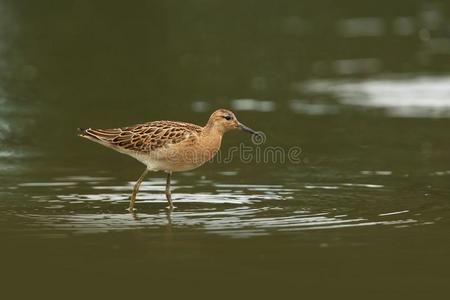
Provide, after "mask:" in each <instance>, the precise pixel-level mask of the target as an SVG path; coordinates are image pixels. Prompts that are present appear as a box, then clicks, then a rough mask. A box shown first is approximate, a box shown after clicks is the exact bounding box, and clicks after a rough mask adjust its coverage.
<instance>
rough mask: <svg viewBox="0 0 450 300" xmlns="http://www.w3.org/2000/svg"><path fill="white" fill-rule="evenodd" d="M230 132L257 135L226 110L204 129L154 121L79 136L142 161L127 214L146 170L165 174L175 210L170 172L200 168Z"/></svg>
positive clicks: (88, 131) (86, 131) (90, 130)
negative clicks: (238, 130)
mask: <svg viewBox="0 0 450 300" xmlns="http://www.w3.org/2000/svg"><path fill="white" fill-rule="evenodd" d="M232 129H240V130H243V131H247V132H249V133H251V134H254V135H256V137H258V138H261V137H262V136H261V135H260V133H258V132H256V131H254V130H253V129H250V128H249V127H247V126H245V125H243V124H242V123H240V122H239V121H238V120H237V119H236V117H235V115H234V114H233V113H232V112H231V111H229V110H226V109H218V110H216V111H215V112H213V113H212V114H211V116H210V118H209V120H208V123H206V125H205V126H203V127H202V126H198V125H194V124H190V123H185V122H174V121H154V122H148V123H143V124H138V125H133V126H128V127H122V128H113V129H94V128H87V129H83V128H79V129H78V132H79V133H78V135H79V136H81V137H84V138H87V139H89V140H91V141H94V142H96V143H99V144H101V145H103V146H106V147H108V148H111V149H114V150H116V151H118V152H121V153H124V154H127V155H129V156H132V157H134V158H135V159H137V160H138V161H140V162H142V163H143V164H144V165H145V166H146V168H145V170H144V172H143V173H142V175H141V176H140V177H139V179H138V180H137V182H136V184H135V185H134V187H133V192H132V194H131V198H130V205H129V207H128V209H127V210H128V211H130V212H132V211H135V210H136V209H135V208H134V203H135V201H136V194H137V193H138V191H139V187H140V185H141V183H142V181H143V180H144V178H145V176H146V175H147V173H148V171H165V172H166V173H167V181H166V198H167V202H168V203H169V206H168V208H169V209H172V208H174V206H173V203H172V195H171V192H170V178H171V175H172V172H181V171H188V170H192V169H195V168H198V167H199V166H201V165H203V164H204V163H205V162H207V161H208V160H210V159H212V158H213V157H214V155H215V154H216V153H217V152H218V151H219V149H220V144H221V141H222V136H223V134H224V133H225V132H227V131H229V130H232Z"/></svg>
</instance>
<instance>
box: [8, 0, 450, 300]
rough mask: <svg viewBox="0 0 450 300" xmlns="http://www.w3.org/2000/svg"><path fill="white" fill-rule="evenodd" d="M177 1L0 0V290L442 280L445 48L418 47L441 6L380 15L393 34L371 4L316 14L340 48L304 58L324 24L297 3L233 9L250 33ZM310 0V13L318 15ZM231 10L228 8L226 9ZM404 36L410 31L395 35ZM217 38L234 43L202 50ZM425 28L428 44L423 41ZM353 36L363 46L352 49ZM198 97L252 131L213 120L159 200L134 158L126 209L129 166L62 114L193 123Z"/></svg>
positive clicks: (182, 292)
mask: <svg viewBox="0 0 450 300" xmlns="http://www.w3.org/2000/svg"><path fill="white" fill-rule="evenodd" d="M194 2H195V5H194V4H193V6H190V7H185V6H184V5H182V4H181V3H179V4H175V3H171V4H165V5H161V3H159V4H158V3H156V2H155V3H153V2H152V1H150V2H148V3H147V4H146V5H144V4H142V3H140V4H137V5H136V6H135V7H128V9H129V10H126V12H124V11H123V8H122V7H116V6H114V5H112V4H111V6H109V5H106V6H101V5H99V4H92V3H90V2H89V1H86V2H83V1H81V2H78V4H76V5H75V4H73V6H72V5H69V4H55V3H53V4H50V3H44V4H43V3H41V4H39V7H38V6H37V5H35V4H33V2H30V3H28V4H27V5H19V4H17V3H14V2H8V1H4V2H0V3H1V5H0V14H2V16H3V18H0V28H1V30H0V42H1V44H0V78H1V79H2V80H1V83H0V105H1V109H0V142H1V148H0V243H1V247H0V254H1V256H0V257H2V270H3V272H2V273H3V274H2V275H3V276H4V277H5V278H4V280H3V281H2V282H3V284H2V288H3V290H4V293H5V294H8V295H9V294H11V295H15V296H17V297H19V298H23V297H27V298H30V297H37V298H39V297H40V296H44V295H46V296H47V297H51V296H55V297H58V298H61V297H62V298H70V297H75V298H80V297H85V296H86V293H88V295H90V296H92V297H94V296H101V297H106V296H108V297H109V296H112V297H121V298H123V297H130V296H135V297H138V296H139V297H141V296H143V295H145V296H148V297H151V296H153V297H158V298H159V297H169V298H170V297H175V296H176V297H184V298H190V297H194V296H195V297H200V296H201V294H202V293H204V294H206V295H208V297H213V298H220V297H224V298H230V297H237V295H238V296H242V297H244V296H249V297H252V298H254V297H257V296H258V297H260V296H262V297H271V298H274V297H278V298H280V297H283V296H284V295H289V296H291V297H296V298H298V297H301V296H304V297H307V298H321V297H323V298H325V297H327V298H331V297H333V298H344V297H345V298H371V297H373V298H387V297H389V296H392V295H394V296H395V298H396V299H404V298H422V299H423V298H425V297H428V298H429V297H432V298H433V297H434V298H437V297H442V296H443V295H446V294H447V292H446V287H447V286H448V282H449V280H450V276H449V275H448V274H449V273H448V269H449V267H450V260H449V257H450V256H449V255H450V239H449V234H448V233H449V229H450V226H449V225H450V202H449V196H448V195H449V194H450V152H449V149H450V139H449V138H448V129H449V128H450V118H449V117H450V98H449V97H450V89H449V86H450V85H449V82H450V76H449V74H450V73H449V72H450V70H448V68H447V69H446V67H445V64H441V63H440V62H441V59H442V57H443V56H444V57H446V56H445V55H448V54H445V53H446V52H445V51H444V52H442V53H441V52H439V53H438V52H436V51H438V50H436V49H441V50H442V49H445V47H444V46H445V45H446V44H445V43H446V42H445V41H447V40H448V37H446V36H445V35H444V36H442V37H441V36H438V34H439V32H444V31H438V30H436V29H435V28H436V27H433V26H438V25H436V24H441V23H436V22H434V23H433V22H431V21H429V22H431V23H432V24H434V25H433V26H432V25H427V22H428V21H427V20H428V19H427V17H426V16H428V15H433V16H435V18H437V19H435V20H438V19H439V18H438V17H436V16H440V15H439V14H438V13H441V14H442V16H441V19H442V20H447V21H448V19H445V18H446V17H444V16H445V14H444V13H445V9H444V8H442V7H445V6H442V7H440V6H433V5H431V6H427V5H424V6H417V7H416V6H415V7H414V9H415V10H414V12H406V11H404V13H403V14H400V15H399V17H398V18H394V23H393V25H392V26H394V27H393V32H394V34H397V36H396V38H395V40H396V41H397V43H394V44H395V45H391V44H390V42H391V40H390V38H389V37H387V36H386V33H385V30H384V29H383V28H385V27H386V26H387V25H386V24H390V23H388V22H390V21H388V20H390V19H388V18H386V17H385V16H384V17H383V13H384V12H382V11H380V12H379V13H380V17H377V18H375V17H374V18H364V17H361V18H355V17H354V13H355V12H351V10H349V11H348V12H347V13H348V16H347V15H346V16H344V17H342V18H337V17H336V16H334V15H333V16H332V18H331V17H330V19H331V20H333V22H335V23H336V24H335V25H332V24H329V23H327V24H328V25H327V26H331V27H333V26H336V28H337V29H336V31H335V32H336V35H337V36H336V37H334V42H335V43H338V44H340V45H347V46H348V47H349V48H348V49H353V51H355V53H356V52H358V53H359V54H358V55H356V54H355V55H354V57H353V56H352V57H350V58H348V57H345V56H346V55H349V54H348V52H347V48H345V47H344V48H345V49H341V48H339V47H336V48H333V49H331V48H330V47H328V48H330V50H328V51H329V52H327V53H326V54H324V57H316V55H319V54H318V53H322V52H320V51H322V50H323V49H324V44H326V43H328V42H326V41H325V40H327V39H324V40H323V41H321V42H317V41H316V42H314V41H311V40H309V38H310V37H311V36H316V37H322V35H321V34H320V32H316V31H311V28H315V27H314V26H312V25H313V24H322V25H323V24H324V22H323V21H324V20H323V19H321V18H320V17H311V18H310V17H309V16H302V14H301V13H300V12H301V11H302V10H301V9H299V7H297V9H299V10H298V11H299V13H298V14H299V16H298V17H297V16H290V15H292V14H294V13H293V11H296V10H289V9H288V8H285V9H286V10H287V11H285V12H283V11H284V10H283V9H281V8H280V11H273V10H272V8H271V7H270V6H267V5H264V4H261V3H260V5H261V7H260V10H261V13H263V14H264V16H265V17H266V18H267V19H264V22H262V21H261V22H256V20H254V19H253V18H258V17H257V16H253V17H252V16H251V15H247V14H243V15H241V16H239V17H237V20H240V22H241V23H242V24H247V25H248V26H254V24H262V25H260V26H261V27H251V28H253V30H255V31H256V32H258V33H259V34H260V35H261V36H253V37H252V36H251V35H249V34H248V33H247V32H246V31H244V32H241V31H240V29H239V30H238V28H235V27H234V26H235V25H233V24H234V23H233V24H232V23H230V21H229V19H227V20H222V19H219V20H218V21H217V22H213V20H212V19H211V16H210V15H209V14H211V13H212V14H213V15H214V13H213V12H216V11H217V7H213V6H214V4H206V2H202V3H203V4H202V3H200V2H201V1H199V2H198V3H197V2H196V1H194ZM194 2H193V3H194ZM312 3H313V2H311V5H312V6H311V7H310V9H312V13H311V16H315V14H316V15H321V14H319V12H322V13H323V10H322V9H321V7H320V5H319V4H317V5H318V6H317V7H316V6H315V5H316V4H314V5H313V4H312ZM108 4H109V2H108ZM353 4H354V6H352V7H353V8H355V7H356V8H357V7H359V6H358V4H357V3H356V2H355V3H353ZM291 6H292V8H295V7H296V5H295V4H293V3H291ZM105 7H107V9H106V11H105ZM380 7H381V6H380ZM408 7H409V6H408ZM175 8H176V9H179V10H182V11H187V15H186V16H188V15H191V16H197V18H193V19H192V20H191V19H189V18H188V19H186V18H187V17H186V16H185V17H184V18H182V17H181V16H184V15H183V14H181V15H180V14H179V13H178V10H176V9H175ZM234 8H235V9H237V8H239V9H238V10H239V11H242V12H244V11H246V5H244V4H243V6H242V7H240V6H237V7H234ZM155 11H157V12H159V13H155ZM221 11H222V10H221ZM357 11H358V12H357V13H361V15H364V13H363V12H360V11H359V10H357ZM44 12H45V14H44ZM143 12H146V13H143ZM203 12H208V13H209V14H208V13H207V14H206V15H204V14H203ZM314 12H315V13H314ZM223 13H224V14H229V15H230V16H232V15H233V16H234V15H235V10H234V9H233V10H230V11H229V12H227V10H225V11H223ZM433 13H434V14H433ZM405 14H406V15H408V16H410V17H405ZM294 15H295V14H294ZM317 18H318V19H317ZM415 18H417V20H416V19H415ZM232 19H233V20H234V19H235V18H234V17H233V18H232ZM419 19H420V20H421V22H422V23H420V22H419V21H418V20H419ZM441 19H439V20H441ZM117 20H120V22H119V23H117V22H118V21H117ZM168 20H171V21H170V22H169V21H168ZM230 20H231V19H230ZM408 20H409V21H408ZM411 20H416V21H417V22H410V21H411ZM253 21H255V22H256V23H255V22H253ZM319 21H320V22H319ZM315 22H316V23H315ZM442 22H443V21H442ZM325 23H326V22H325ZM360 23H364V24H365V26H363V27H361V26H360V25H361V24H360ZM431 23H430V24H431ZM55 24H58V25H59V26H55ZM193 24H194V25H195V24H196V25H195V26H194V25H193ZM205 24H210V25H211V24H212V25H211V26H212V29H210V30H212V31H213V32H215V33H214V34H212V33H211V32H209V31H208V30H207V29H206V28H209V27H207V26H205ZM221 24H222V25H223V26H225V27H224V28H226V29H227V30H225V29H223V28H222V25H221ZM276 24H278V25H276ZM308 24H309V25H308ZM311 24H312V25H311ZM352 24H353V25H352ZM383 24H384V25H383ZM408 24H409V25H408ZM414 24H416V25H414ZM417 24H422V25H421V26H423V28H416V27H415V26H419V25H417ZM4 25H7V26H4ZM310 25H311V26H310ZM322 25H321V26H322ZM191 26H192V27H191ZM323 26H325V25H323ZM427 26H429V28H428V27H427ZM108 28H109V29H108ZM155 28H157V29H155ZM158 28H159V29H158ZM358 28H366V29H364V30H362V29H361V30H359V29H358ZM424 28H425V29H424ZM427 28H428V29H429V30H428V29H427ZM430 28H431V29H430ZM433 28H434V29H433ZM162 29H164V30H162ZM357 29H358V30H357ZM369 29H370V30H369ZM317 30H318V31H320V30H323V28H322V29H321V27H318V28H317ZM423 30H425V31H426V30H428V31H426V32H424V31H423ZM416 31H420V35H419V37H420V38H421V43H422V44H420V45H418V46H417V45H416V47H411V40H414V41H415V33H416ZM267 32H272V33H274V32H275V33H277V34H279V35H280V36H283V37H284V40H277V39H276V38H275V37H274V36H270V37H268V36H265V35H266V34H267ZM327 32H328V31H327ZM427 34H429V35H427ZM400 36H401V38H400ZM218 37H221V38H225V39H228V40H231V41H234V45H236V47H238V46H239V47H240V50H239V51H238V50H234V49H229V48H223V47H219V46H218V45H219V44H220V45H222V46H225V45H223V44H222V43H220V41H219V38H218ZM328 38H329V36H328ZM348 38H351V39H352V41H360V42H361V43H360V44H355V45H352V44H351V43H350V40H347V39H348ZM373 38H376V39H380V40H381V41H383V42H384V44H385V45H386V47H388V48H389V47H392V48H389V49H390V52H387V53H383V52H380V54H379V57H376V58H370V55H374V54H373V53H372V52H371V51H370V49H369V50H367V49H366V50H367V52H364V51H366V50H365V49H364V47H363V46H362V45H365V44H364V43H366V42H367V43H369V44H370V41H369V40H367V39H373ZM438 38H440V40H439V41H440V42H441V43H443V44H442V45H441V46H439V47H438V48H436V49H435V48H433V47H435V46H436V43H437V42H439V41H436V40H434V39H438ZM446 38H447V40H446ZM249 39H250V40H251V41H253V42H254V45H253V43H252V44H251V45H249V44H248V40H249ZM266 39H268V40H270V41H272V42H273V43H270V44H269V43H268V44H266V43H264V42H263V41H265V40H266ZM297 39H300V40H301V41H303V42H302V45H304V47H305V48H299V45H298V40H297ZM275 40H277V43H281V46H283V47H282V49H280V48H279V47H278V46H275V44H277V43H275ZM433 41H434V42H433ZM432 42H433V43H432ZM199 45H201V47H200V46H199ZM443 45H444V46H443ZM325 46H326V45H325ZM394 46H395V47H394ZM196 47H200V48H196ZM436 47H437V46H436ZM325 48H326V49H328V48H327V47H325ZM399 48H400V49H401V50H402V53H400V54H398V53H397V54H396V52H395V51H394V50H395V49H399ZM107 49H109V50H107ZM258 49H263V50H258ZM284 49H297V50H298V51H300V49H303V50H304V51H305V52H304V53H303V54H302V55H300V56H296V55H294V54H292V53H289V52H286V53H285V52H283V51H285V50H284ZM305 49H306V50H305ZM308 49H309V50H311V51H309V50H308ZM303 50H302V51H303ZM319 50H320V51H319ZM441 50H440V51H441ZM235 51H237V52H235ZM259 51H260V52H259ZM360 51H362V53H363V54H364V55H366V56H368V57H369V58H367V59H362V60H361V59H360V56H361V53H360ZM380 51H381V50H380ZM442 51H443V50H442ZM280 52H282V54H283V55H280ZM436 53H437V54H436ZM238 54H239V55H238ZM277 55H280V56H279V57H278V56H277ZM396 55H398V56H399V57H406V58H405V60H406V61H404V65H402V67H400V66H399V65H398V64H397V63H396V61H397V60H398V59H397V58H398V57H396ZM241 56H242V57H241ZM255 57H256V58H255ZM277 57H278V58H279V59H277ZM417 57H418V58H420V60H419V62H417V61H414V59H415V58H417ZM408 59H409V60H408ZM261 62H264V63H261ZM416 63H417V64H416ZM303 66H309V67H310V69H308V68H309V67H308V68H306V67H303ZM403 68H404V69H403ZM281 74H282V75H281ZM218 107H227V108H230V109H233V110H234V111H235V112H236V115H237V117H238V118H239V120H240V121H242V122H243V123H245V124H246V125H248V126H250V127H252V128H254V129H257V130H260V131H262V132H263V133H264V134H265V139H264V143H260V142H259V141H252V140H251V138H250V137H249V136H248V135H246V134H244V133H242V132H233V133H229V134H227V135H226V136H225V138H224V143H223V145H222V150H221V153H220V156H219V157H218V158H217V159H215V161H213V162H211V163H207V164H205V166H203V167H201V168H199V169H196V170H193V171H191V172H184V173H176V174H174V176H173V198H174V202H175V205H176V206H177V208H176V209H175V210H174V211H172V212H169V211H167V210H166V209H165V206H166V201H165V197H164V194H163V193H164V184H165V178H164V174H163V173H152V174H149V175H148V178H147V180H146V181H145V182H144V183H143V185H142V187H141V190H140V193H139V194H138V200H137V203H136V206H137V208H138V211H137V212H136V213H135V214H129V213H126V211H125V208H126V207H127V204H128V199H129V195H130V193H131V189H132V186H133V184H134V182H135V180H136V179H137V178H138V176H139V175H140V173H141V172H142V170H143V166H141V165H140V164H139V163H138V162H137V161H135V160H133V159H132V158H128V157H126V156H124V155H122V154H118V153H114V152H113V151H111V150H109V149H105V148H102V147H101V146H99V145H96V144H93V143H91V142H89V141H87V140H83V139H80V138H78V137H77V136H76V134H75V129H76V128H77V127H80V126H81V127H83V126H92V127H114V126H123V125H129V124H133V123H138V122H142V121H149V120H158V119H173V120H182V121H188V122H193V123H197V124H203V123H204V122H206V120H207V118H208V116H209V114H210V112H211V111H212V110H214V109H215V108H218ZM233 149H234V150H233ZM270 149H272V150H273V149H279V150H280V149H281V150H280V151H281V154H280V155H279V156H277V155H278V154H274V153H273V152H270ZM244 150H245V151H248V152H246V153H247V154H248V153H250V156H248V155H244ZM289 150H299V152H295V153H294V152H292V153H294V154H297V155H292V153H291V154H289V153H290V152H289ZM233 151H234V152H233ZM288 154H289V155H290V156H289V155H288ZM230 158H231V159H230ZM8 299H9V298H8Z"/></svg>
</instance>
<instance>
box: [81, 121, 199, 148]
mask: <svg viewBox="0 0 450 300" xmlns="http://www.w3.org/2000/svg"><path fill="white" fill-rule="evenodd" d="M200 132H201V127H200V126H197V125H194V124H189V123H183V122H172V121H155V122H149V123H145V124H138V125H134V126H129V127H122V128H113V129H94V128H88V129H83V130H82V133H81V134H80V135H81V136H84V137H87V138H90V139H92V140H94V141H97V142H99V143H101V144H103V145H105V146H109V147H112V148H116V149H117V148H118V150H119V149H122V150H128V151H136V152H151V151H154V150H157V149H159V148H162V147H165V146H166V145H169V144H177V143H180V142H182V141H184V140H186V139H189V138H192V136H193V135H196V134H198V133H200Z"/></svg>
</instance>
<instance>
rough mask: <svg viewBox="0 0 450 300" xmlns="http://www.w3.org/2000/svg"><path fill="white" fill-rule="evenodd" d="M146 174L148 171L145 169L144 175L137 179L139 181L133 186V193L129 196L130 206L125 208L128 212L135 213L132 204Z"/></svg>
mask: <svg viewBox="0 0 450 300" xmlns="http://www.w3.org/2000/svg"><path fill="white" fill-rule="evenodd" d="M147 173H148V169H147V168H146V169H145V171H144V173H142V175H141V177H139V179H138V180H137V181H136V183H135V184H134V187H133V193H132V194H131V198H130V206H129V207H128V208H127V210H128V211H129V212H133V211H136V208H134V202H135V201H136V195H137V193H138V191H139V187H140V186H141V183H142V181H143V180H144V178H145V175H147Z"/></svg>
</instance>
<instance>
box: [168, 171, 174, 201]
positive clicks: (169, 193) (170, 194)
mask: <svg viewBox="0 0 450 300" xmlns="http://www.w3.org/2000/svg"><path fill="white" fill-rule="evenodd" d="M171 175H172V171H168V172H167V180H166V198H167V202H169V206H167V208H168V209H174V208H175V206H173V204H172V193H171V192H170V176H171Z"/></svg>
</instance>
